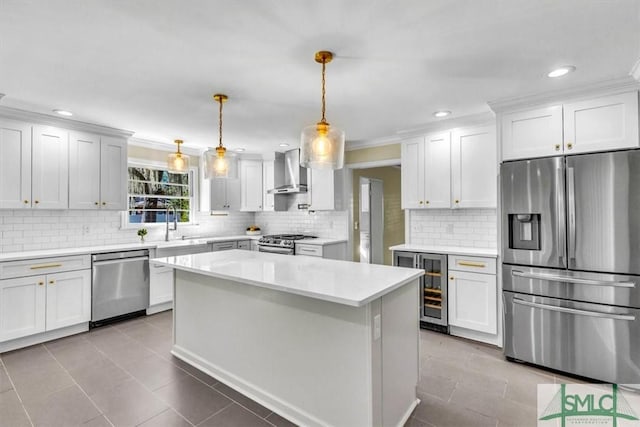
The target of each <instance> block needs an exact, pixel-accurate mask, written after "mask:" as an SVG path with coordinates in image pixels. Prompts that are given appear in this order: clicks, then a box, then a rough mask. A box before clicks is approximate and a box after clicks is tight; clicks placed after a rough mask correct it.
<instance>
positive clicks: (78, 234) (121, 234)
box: [0, 210, 254, 253]
mask: <svg viewBox="0 0 640 427" xmlns="http://www.w3.org/2000/svg"><path fill="white" fill-rule="evenodd" d="M120 216H121V212H116V211H78V210H68V211H57V210H0V253H6V252H19V251H30V250H39V249H59V248H70V247H80V246H100V245H111V244H120V243H135V242H137V241H139V239H140V238H139V237H138V236H137V235H136V232H137V230H138V228H142V227H143V225H142V224H140V226H139V227H136V226H134V227H132V228H125V229H121V228H120V227H121V217H120ZM196 221H197V223H198V225H178V231H177V232H175V231H173V232H171V234H172V236H173V237H176V236H178V237H179V236H182V235H187V236H195V235H207V236H220V235H234V234H244V231H245V229H246V227H247V226H248V225H250V224H252V223H253V222H254V213H252V212H234V213H232V214H230V215H228V216H210V215H209V214H207V213H198V214H196ZM145 227H146V228H147V230H148V232H149V234H147V237H146V240H147V241H159V240H163V239H164V234H165V227H164V224H159V225H146V226H145Z"/></svg>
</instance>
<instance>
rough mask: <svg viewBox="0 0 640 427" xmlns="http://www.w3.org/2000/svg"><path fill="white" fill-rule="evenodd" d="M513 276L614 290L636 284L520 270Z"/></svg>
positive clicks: (632, 286)
mask: <svg viewBox="0 0 640 427" xmlns="http://www.w3.org/2000/svg"><path fill="white" fill-rule="evenodd" d="M511 275H512V276H517V277H524V278H527V279H540V280H554V281H557V282H567V283H575V284H577V285H593V286H612V287H614V288H635V287H636V284H635V283H634V282H610V281H606V280H592V279H581V278H579V277H568V276H558V275H555V274H546V273H527V272H525V271H520V270H512V271H511Z"/></svg>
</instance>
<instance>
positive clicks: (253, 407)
mask: <svg viewBox="0 0 640 427" xmlns="http://www.w3.org/2000/svg"><path fill="white" fill-rule="evenodd" d="M214 388H215V389H216V390H218V391H219V392H220V393H222V394H224V395H225V396H227V397H228V398H229V399H231V400H233V401H234V402H236V403H238V404H240V405H241V406H244V407H245V408H247V409H248V410H250V411H251V412H253V413H254V414H256V415H258V416H260V417H262V418H264V417H266V416H267V415H269V414H270V413H271V412H273V411H271V409H267V408H265V407H264V406H262V405H261V404H259V403H258V402H254V401H253V400H251V399H249V398H248V397H246V396H245V395H243V394H241V393H239V392H237V391H235V390H234V389H232V388H231V387H229V386H227V385H225V384H223V383H218V384H216V385H215V386H214Z"/></svg>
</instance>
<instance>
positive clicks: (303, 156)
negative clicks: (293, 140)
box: [300, 123, 344, 169]
mask: <svg viewBox="0 0 640 427" xmlns="http://www.w3.org/2000/svg"><path fill="white" fill-rule="evenodd" d="M300 164H301V165H302V166H304V167H306V168H311V169H342V167H343V166H344V132H343V131H341V130H340V129H337V128H335V127H332V126H330V125H329V124H328V123H326V124H325V123H318V124H315V125H312V126H307V127H306V128H304V129H302V135H301V138H300Z"/></svg>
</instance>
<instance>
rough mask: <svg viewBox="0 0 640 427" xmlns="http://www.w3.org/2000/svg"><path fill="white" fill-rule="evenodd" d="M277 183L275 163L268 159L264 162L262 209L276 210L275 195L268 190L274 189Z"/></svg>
mask: <svg viewBox="0 0 640 427" xmlns="http://www.w3.org/2000/svg"><path fill="white" fill-rule="evenodd" d="M275 186H276V183H275V164H274V162H273V161H272V160H266V161H264V162H263V163H262V210H263V211H274V210H275V197H276V196H275V195H274V194H269V193H267V191H269V190H273V189H274V188H275Z"/></svg>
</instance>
